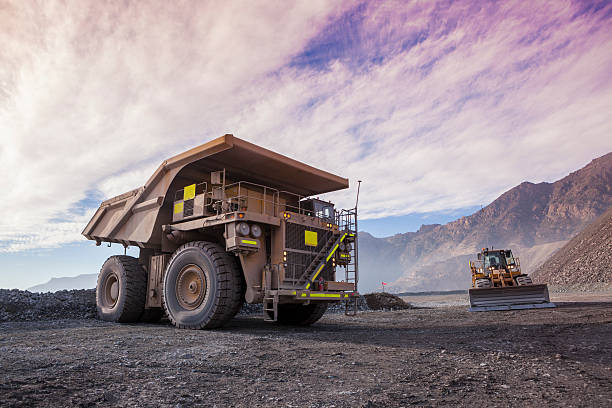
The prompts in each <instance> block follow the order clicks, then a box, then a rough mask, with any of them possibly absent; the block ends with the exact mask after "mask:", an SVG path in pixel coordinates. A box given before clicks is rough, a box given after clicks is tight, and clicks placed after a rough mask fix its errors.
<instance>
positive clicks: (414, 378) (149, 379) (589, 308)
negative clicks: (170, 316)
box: [0, 303, 612, 407]
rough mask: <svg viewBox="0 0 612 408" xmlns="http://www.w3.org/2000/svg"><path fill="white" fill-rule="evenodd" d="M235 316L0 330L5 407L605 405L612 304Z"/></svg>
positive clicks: (610, 382)
mask: <svg viewBox="0 0 612 408" xmlns="http://www.w3.org/2000/svg"><path fill="white" fill-rule="evenodd" d="M466 309H467V308H466V307H463V306H462V307H440V308H431V309H408V310H402V311H393V312H363V313H359V314H358V315H357V316H356V317H347V316H344V315H342V314H328V315H325V316H324V317H323V319H322V320H321V321H320V322H319V323H317V324H315V325H314V326H312V327H309V328H295V327H294V328H292V327H282V326H276V325H273V324H269V323H265V322H263V321H262V320H261V318H259V317H249V316H242V317H238V318H236V319H234V320H233V321H232V322H230V324H229V325H228V326H227V327H226V328H224V329H222V330H212V331H191V330H179V329H175V328H174V327H172V326H170V325H167V324H155V325H154V324H134V325H122V324H113V323H105V322H100V321H98V320H93V319H84V320H62V321H39V322H8V323H2V324H0V356H1V357H2V358H1V359H0V372H1V373H2V375H1V376H0V405H1V406H32V405H37V406H48V407H58V406H82V407H94V406H101V407H104V406H134V407H140V406H163V407H189V406H218V407H225V406H236V407H247V406H248V407H259V406H261V407H263V406H266V407H360V406H361V407H400V406H446V405H456V406H500V407H502V406H503V407H506V406H538V405H540V406H550V405H553V406H584V405H585V404H586V405H589V406H601V407H604V406H612V371H611V367H612V303H560V304H559V307H558V308H556V309H540V310H520V311H504V312H487V313H470V312H468V311H467V310H466Z"/></svg>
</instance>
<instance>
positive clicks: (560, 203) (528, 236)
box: [360, 153, 612, 292]
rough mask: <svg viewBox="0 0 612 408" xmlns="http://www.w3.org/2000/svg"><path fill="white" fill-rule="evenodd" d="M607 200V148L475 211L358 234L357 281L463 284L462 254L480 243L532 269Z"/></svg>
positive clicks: (610, 180) (611, 183)
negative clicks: (411, 228) (509, 252)
mask: <svg viewBox="0 0 612 408" xmlns="http://www.w3.org/2000/svg"><path fill="white" fill-rule="evenodd" d="M611 205H612V153H609V154H607V155H605V156H602V157H600V158H598V159H595V160H593V161H592V162H591V163H589V164H588V165H587V166H585V167H584V168H582V169H580V170H578V171H576V172H573V173H571V174H569V175H568V176H566V177H564V178H563V179H561V180H558V181H556V182H554V183H539V184H533V183H529V182H524V183H522V184H520V185H518V186H516V187H514V188H513V189H511V190H509V191H507V192H506V193H504V194H502V195H501V196H500V197H499V198H497V199H496V200H495V201H493V202H492V203H491V204H489V205H488V206H486V207H484V208H483V209H481V210H479V211H478V212H476V213H474V214H472V215H470V216H468V217H462V218H460V219H458V220H456V221H453V222H450V223H448V224H445V225H428V226H423V227H421V229H420V230H419V231H417V232H410V233H406V234H398V235H395V236H393V237H388V238H374V237H372V236H369V235H368V234H363V233H362V234H361V235H360V239H361V241H360V261H361V279H360V283H361V284H362V285H361V286H362V287H364V288H365V289H371V288H370V287H369V285H373V286H372V287H376V286H378V285H380V281H381V280H390V281H392V282H393V284H392V286H391V290H393V291H397V292H399V291H416V290H451V289H461V288H465V287H467V285H468V284H469V281H470V277H469V273H468V271H467V266H466V265H467V260H468V259H469V258H470V257H471V256H473V254H475V253H476V252H477V251H478V250H479V248H481V247H483V246H494V247H496V248H500V247H506V248H512V249H513V250H514V251H515V253H517V254H518V255H519V256H520V257H521V261H522V265H523V267H524V269H525V270H526V271H531V270H534V269H535V267H537V266H539V264H541V262H542V261H544V260H545V259H546V258H547V257H548V256H549V255H550V254H551V253H552V252H554V251H555V250H556V249H558V248H560V247H561V246H563V245H564V244H565V243H566V242H567V240H569V239H570V238H571V237H573V236H574V235H575V234H576V233H578V232H579V231H580V230H581V229H582V228H584V227H585V226H586V225H587V224H588V223H590V222H592V221H593V220H594V219H595V218H597V217H598V216H600V215H601V214H602V213H603V212H604V211H605V210H606V209H608V208H609V207H610V206H611Z"/></svg>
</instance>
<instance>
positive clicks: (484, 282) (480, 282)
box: [474, 279, 492, 289]
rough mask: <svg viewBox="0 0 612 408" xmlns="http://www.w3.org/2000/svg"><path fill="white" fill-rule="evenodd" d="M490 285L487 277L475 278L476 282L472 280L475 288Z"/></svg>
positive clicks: (484, 287) (488, 286)
mask: <svg viewBox="0 0 612 408" xmlns="http://www.w3.org/2000/svg"><path fill="white" fill-rule="evenodd" d="M491 286H492V285H491V281H490V280H489V279H476V282H474V287H475V288H483V289H488V288H490V287H491Z"/></svg>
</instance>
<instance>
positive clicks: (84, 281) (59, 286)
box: [28, 273, 98, 292]
mask: <svg viewBox="0 0 612 408" xmlns="http://www.w3.org/2000/svg"><path fill="white" fill-rule="evenodd" d="M97 280H98V274H97V273H92V274H86V275H78V276H71V277H66V278H51V280H50V281H49V282H47V283H43V284H40V285H36V286H32V287H31V288H28V290H29V291H30V292H57V291H58V290H71V289H93V288H95V287H96V282H97Z"/></svg>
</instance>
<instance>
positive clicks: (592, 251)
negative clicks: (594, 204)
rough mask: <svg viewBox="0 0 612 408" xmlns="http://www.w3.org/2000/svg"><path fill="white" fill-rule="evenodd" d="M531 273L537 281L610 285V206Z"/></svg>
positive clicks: (611, 236)
mask: <svg viewBox="0 0 612 408" xmlns="http://www.w3.org/2000/svg"><path fill="white" fill-rule="evenodd" d="M533 275H534V279H535V281H536V282H542V283H551V284H558V285H572V284H578V285H580V284H585V283H587V284H593V283H604V284H612V207H610V209H608V211H606V212H605V213H604V214H603V215H602V216H601V217H599V218H598V219H597V220H595V221H594V222H593V223H591V224H589V225H588V226H587V227H586V228H585V229H584V230H582V232H580V233H579V234H578V235H576V236H575V237H574V238H572V240H571V241H569V242H568V243H567V245H565V246H564V247H562V248H561V249H559V250H558V251H557V252H555V253H554V254H553V256H551V257H550V258H549V259H548V260H547V261H546V262H545V263H544V264H543V265H542V266H541V267H540V268H538V270H537V271H535V272H534V274H533Z"/></svg>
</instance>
